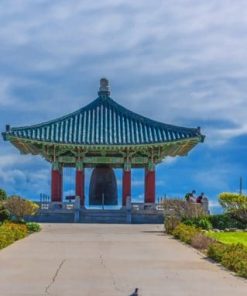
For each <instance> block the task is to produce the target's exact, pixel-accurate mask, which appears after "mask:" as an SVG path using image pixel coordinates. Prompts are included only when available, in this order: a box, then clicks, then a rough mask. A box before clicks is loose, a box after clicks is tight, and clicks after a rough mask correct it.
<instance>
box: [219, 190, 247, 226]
mask: <svg viewBox="0 0 247 296" xmlns="http://www.w3.org/2000/svg"><path fill="white" fill-rule="evenodd" d="M219 203H220V205H221V206H222V207H223V209H224V210H225V212H226V213H229V214H230V215H231V216H232V217H234V218H235V219H237V220H239V221H241V222H242V223H247V195H240V194H238V193H230V192H223V193H221V194H220V195H219Z"/></svg>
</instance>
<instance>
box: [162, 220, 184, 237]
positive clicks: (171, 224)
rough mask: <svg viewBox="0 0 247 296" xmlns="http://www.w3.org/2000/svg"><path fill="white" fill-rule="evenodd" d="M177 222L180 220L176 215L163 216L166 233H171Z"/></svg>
mask: <svg viewBox="0 0 247 296" xmlns="http://www.w3.org/2000/svg"><path fill="white" fill-rule="evenodd" d="M179 223H180V220H179V219H178V218H176V217H173V216H168V217H165V223H164V226H165V230H166V233H168V234H172V232H173V230H174V229H175V228H176V227H177V226H178V224H179Z"/></svg>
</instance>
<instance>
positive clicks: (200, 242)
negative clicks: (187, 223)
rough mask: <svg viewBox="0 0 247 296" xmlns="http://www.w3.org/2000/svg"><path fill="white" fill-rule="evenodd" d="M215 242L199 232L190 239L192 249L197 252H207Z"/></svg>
mask: <svg viewBox="0 0 247 296" xmlns="http://www.w3.org/2000/svg"><path fill="white" fill-rule="evenodd" d="M214 242H215V240H214V239H212V238H210V237H207V236H206V235H205V234H204V233H202V232H199V233H197V234H196V235H195V236H194V237H192V239H191V245H192V247H194V248H196V249H199V250H207V249H208V247H209V246H210V245H211V244H213V243H214Z"/></svg>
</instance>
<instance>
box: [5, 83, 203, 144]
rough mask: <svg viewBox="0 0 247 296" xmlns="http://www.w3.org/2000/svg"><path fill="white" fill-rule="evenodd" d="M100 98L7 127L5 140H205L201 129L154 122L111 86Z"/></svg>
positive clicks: (72, 142)
mask: <svg viewBox="0 0 247 296" xmlns="http://www.w3.org/2000/svg"><path fill="white" fill-rule="evenodd" d="M98 95H99V96H98V98H97V99H95V100H94V101H93V102H91V103H90V104H88V105H87V106H85V107H83V108H81V109H79V110H77V111H75V112H73V113H70V114H68V115H65V116H63V117H60V118H57V119H54V120H51V121H48V122H44V123H40V124H36V125H30V126H24V127H10V126H6V131H5V132H3V133H2V134H3V137H4V139H5V140H14V139H15V138H16V139H18V140H22V139H23V140H26V141H29V140H30V141H32V142H45V143H47V144H49V143H52V144H57V145H59V144H70V145H71V144H72V145H77V146H78V145H79V146H88V145H97V146H98V145H100V146H101V145H102V146H105V145H107V146H109V145H114V146H116V145H117V146H119V145H120V146H121V145H124V146H126V145H128V146H129V145H130V146H132V145H148V144H159V143H160V144H162V143H163V144H164V143H169V142H174V141H183V140H190V139H194V140H196V142H203V140H204V136H203V135H201V133H200V128H186V127H180V126H175V125H169V124H165V123H161V122H158V121H154V120H152V119H149V118H147V117H144V116H141V115H139V114H137V113H134V112H132V111H130V110H128V109H126V108H125V107H123V106H121V105H120V104H118V103H117V102H115V101H114V100H113V99H112V98H111V97H110V92H109V88H108V85H107V86H106V87H105V88H104V86H103V87H102V86H101V88H100V91H99V92H98Z"/></svg>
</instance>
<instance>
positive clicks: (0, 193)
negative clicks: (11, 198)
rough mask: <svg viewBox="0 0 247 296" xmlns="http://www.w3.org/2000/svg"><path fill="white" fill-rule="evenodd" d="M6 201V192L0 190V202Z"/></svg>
mask: <svg viewBox="0 0 247 296" xmlns="http://www.w3.org/2000/svg"><path fill="white" fill-rule="evenodd" d="M6 199H7V193H6V191H5V190H3V189H1V188H0V201H3V200H6Z"/></svg>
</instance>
